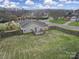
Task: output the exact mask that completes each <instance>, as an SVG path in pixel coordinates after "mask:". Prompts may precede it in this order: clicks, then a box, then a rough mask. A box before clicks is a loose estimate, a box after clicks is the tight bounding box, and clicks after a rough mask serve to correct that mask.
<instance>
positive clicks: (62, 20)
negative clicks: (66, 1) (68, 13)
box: [49, 19, 67, 24]
mask: <svg viewBox="0 0 79 59" xmlns="http://www.w3.org/2000/svg"><path fill="white" fill-rule="evenodd" d="M49 22H52V23H57V24H64V23H66V22H67V21H66V20H64V19H55V20H49Z"/></svg>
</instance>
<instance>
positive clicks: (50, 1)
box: [44, 0, 57, 5]
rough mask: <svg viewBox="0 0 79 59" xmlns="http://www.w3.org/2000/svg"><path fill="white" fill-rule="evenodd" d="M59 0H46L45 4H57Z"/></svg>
mask: <svg viewBox="0 0 79 59" xmlns="http://www.w3.org/2000/svg"><path fill="white" fill-rule="evenodd" d="M56 4H57V2H56V1H52V0H44V5H56Z"/></svg>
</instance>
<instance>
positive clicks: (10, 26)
mask: <svg viewBox="0 0 79 59" xmlns="http://www.w3.org/2000/svg"><path fill="white" fill-rule="evenodd" d="M7 30H20V25H19V24H18V23H15V22H14V21H12V22H8V23H1V24H0V31H7Z"/></svg>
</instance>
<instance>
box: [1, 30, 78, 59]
mask: <svg viewBox="0 0 79 59" xmlns="http://www.w3.org/2000/svg"><path fill="white" fill-rule="evenodd" d="M77 51H79V37H77V36H75V35H70V34H66V33H63V32H61V31H58V30H49V31H47V32H46V34H44V35H40V36H34V35H33V34H31V33H29V34H24V35H19V36H18V35H17V36H12V37H7V38H2V39H0V59H72V57H74V55H75V53H76V52H77Z"/></svg>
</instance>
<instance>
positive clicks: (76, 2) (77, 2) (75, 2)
mask: <svg viewBox="0 0 79 59" xmlns="http://www.w3.org/2000/svg"><path fill="white" fill-rule="evenodd" d="M66 3H67V4H70V3H74V4H79V1H67V2H66Z"/></svg>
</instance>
